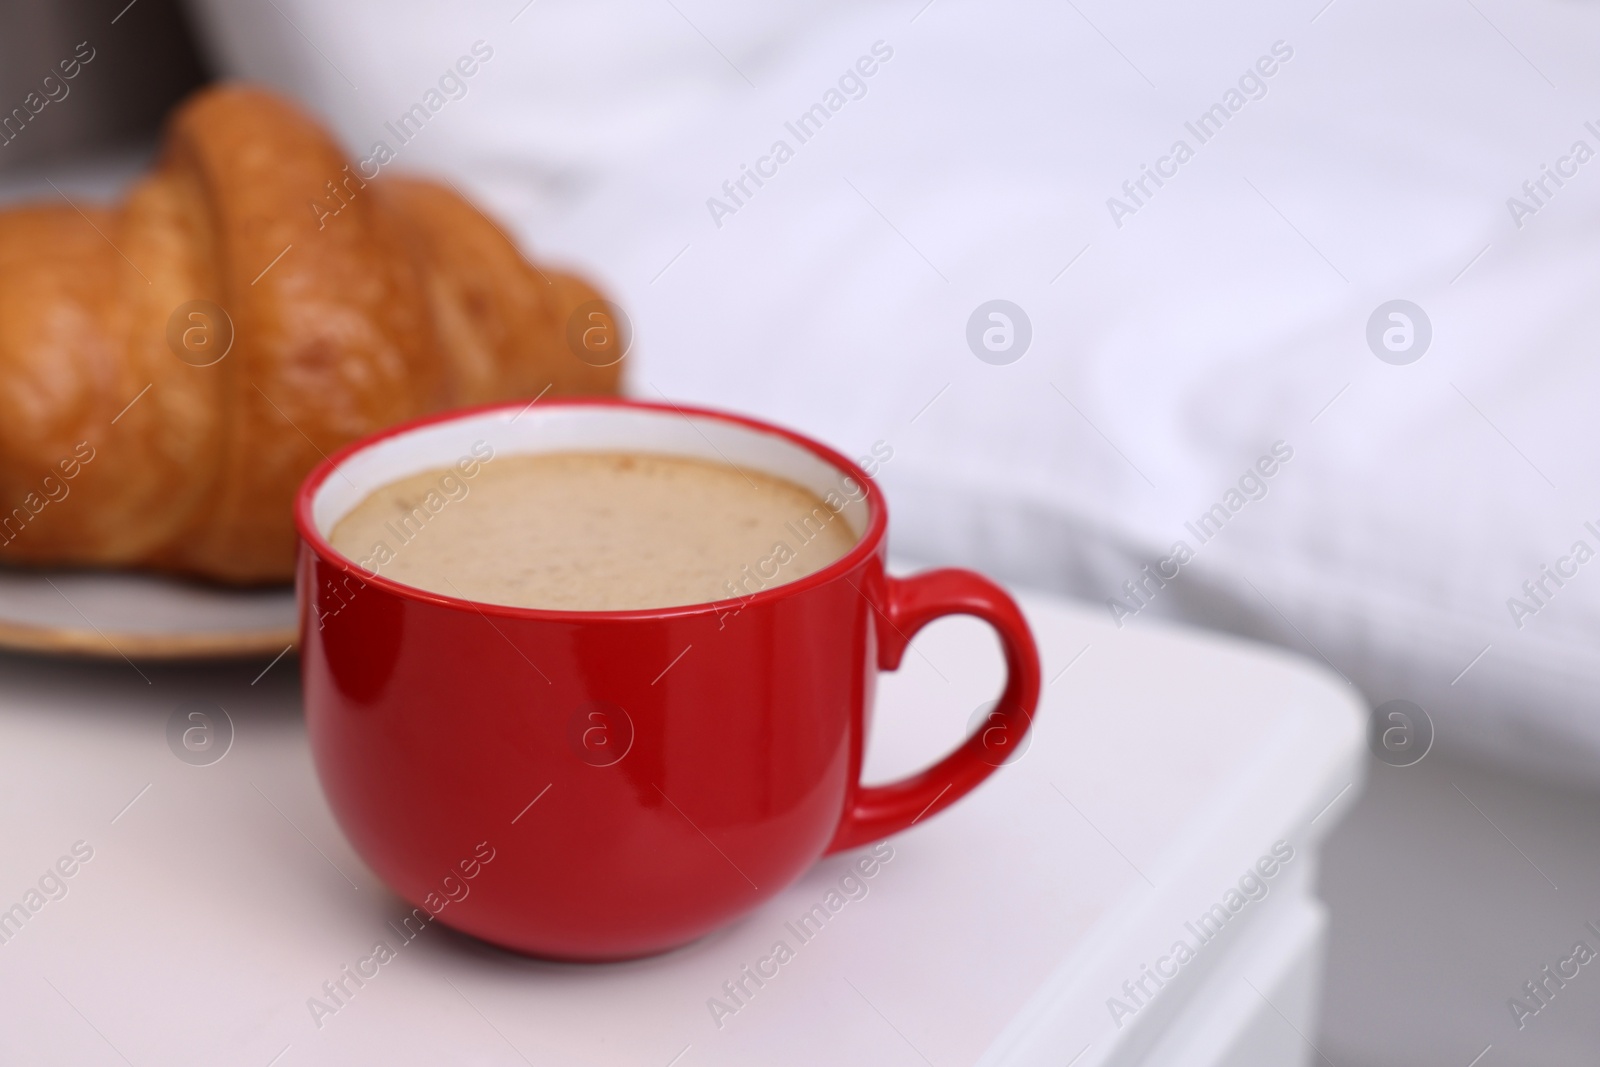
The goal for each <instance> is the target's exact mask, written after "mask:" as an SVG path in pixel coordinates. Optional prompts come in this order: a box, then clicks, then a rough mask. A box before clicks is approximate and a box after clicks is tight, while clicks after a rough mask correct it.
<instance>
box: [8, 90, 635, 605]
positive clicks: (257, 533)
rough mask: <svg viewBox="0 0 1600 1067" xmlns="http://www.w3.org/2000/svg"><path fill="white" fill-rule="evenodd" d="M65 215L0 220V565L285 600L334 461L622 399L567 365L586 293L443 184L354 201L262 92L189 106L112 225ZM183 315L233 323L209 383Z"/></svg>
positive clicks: (48, 209)
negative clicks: (426, 436)
mask: <svg viewBox="0 0 1600 1067" xmlns="http://www.w3.org/2000/svg"><path fill="white" fill-rule="evenodd" d="M314 205H320V207H319V206H314ZM78 207H81V208H82V209H83V210H82V212H81V213H80V211H79V210H78V208H77V207H73V206H70V205H66V204H63V205H60V206H55V205H50V206H44V207H30V208H22V209H18V210H13V211H7V212H0V561H5V562H18V563H30V564H48V565H63V564H66V565H88V566H139V567H149V568H156V569H161V570H168V571H173V572H179V573H184V574H191V575H196V576H200V577H207V578H212V579H217V580H221V581H225V582H235V583H251V582H269V581H282V580H287V579H288V578H289V577H290V576H291V574H292V567H293V554H294V542H295V535H294V528H293V522H292V515H291V504H292V500H293V496H294V491H295V489H296V487H297V486H298V485H299V483H300V481H301V479H302V478H304V476H305V475H306V473H307V472H308V471H309V470H310V469H311V468H312V467H313V466H314V465H315V464H316V463H317V462H319V461H320V460H321V459H322V457H323V456H324V455H326V454H327V453H330V452H332V451H333V450H334V449H336V448H338V447H340V446H341V445H343V444H345V443H347V442H349V441H351V440H354V439H355V438H357V437H361V436H363V435H365V434H368V433H371V432H373V431H375V430H377V429H380V428H382V427H383V426H386V425H391V424H393V423H395V422H398V421H402V420H404V419H407V418H412V417H415V416H417V415H421V414H425V413H427V412H430V411H435V410H439V409H441V408H445V407H453V406H459V405H464V404H471V403H483V402H489V401H494V400H501V399H511V398H515V397H521V396H528V397H532V396H534V395H536V394H538V393H539V392H541V391H542V390H544V389H545V388H546V387H547V386H548V387H549V391H550V393H551V394H552V395H560V394H579V393H608V392H615V391H616V390H617V387H618V380H619V373H618V367H617V366H611V367H605V368H597V367H593V366H591V365H590V364H588V363H586V362H584V361H583V360H580V359H578V358H577V357H576V356H575V355H574V354H573V353H572V352H570V351H569V350H568V348H567V344H566V321H567V317H568V316H569V315H570V314H571V312H572V310H573V309H574V308H575V307H577V306H578V305H579V304H581V303H583V302H585V301H588V300H596V299H599V295H598V294H597V293H596V292H595V291H594V290H593V289H591V288H590V287H588V286H587V285H586V284H585V283H583V282H581V281H579V280H577V279H575V278H571V277H568V276H565V275H560V274H557V273H555V272H552V271H548V270H540V269H539V268H537V267H534V266H532V265H530V264H529V263H528V262H527V261H526V260H524V259H523V258H522V256H521V254H520V253H519V252H518V251H517V249H516V247H515V246H514V245H513V244H512V243H511V242H510V241H509V240H507V239H506V237H505V236H504V234H503V233H502V232H501V231H500V230H499V228H498V227H496V226H495V225H494V224H493V223H492V222H490V221H489V220H488V219H487V218H485V217H484V216H483V215H482V214H480V213H479V212H478V211H477V210H476V209H475V208H473V207H472V206H471V205H470V204H468V203H467V202H466V201H464V200H462V199H461V198H460V197H459V196H457V195H456V194H455V193H454V192H453V191H452V190H450V189H448V188H444V187H441V186H437V185H433V184H431V183H427V182H421V181H416V180H407V179H398V178H376V179H374V180H371V181H367V180H364V179H363V178H362V176H361V175H360V173H359V172H358V171H357V170H356V168H355V167H354V166H353V165H351V164H350V163H349V161H348V160H347V158H346V157H345V155H344V153H343V152H342V151H340V150H339V148H338V146H337V145H336V144H335V143H334V142H333V140H332V138H331V137H330V136H329V135H328V134H327V133H326V132H325V131H324V130H323V129H322V128H321V127H320V126H318V125H317V124H316V123H315V122H314V121H312V120H311V119H309V118H308V117H306V116H305V115H303V114H302V113H300V112H299V111H298V110H297V109H295V108H294V107H292V106H291V105H289V104H287V103H285V102H284V101H282V100H280V99H278V98H277V97H274V96H272V95H270V94H268V93H265V92H262V91H259V90H254V89H249V88H243V87H222V88H217V89H211V90H208V91H205V92H203V93H201V94H198V95H197V96H196V97H194V98H192V99H191V100H190V101H188V102H187V103H186V104H184V105H183V106H182V107H181V108H180V109H179V110H178V111H177V113H176V114H175V115H174V117H173V119H172V121H171V124H170V126H169V129H168V132H167V139H166V144H165V148H164V151H163V154H162V158H161V160H160V162H159V163H158V164H157V166H156V167H155V169H154V170H153V171H152V172H151V173H150V174H149V175H147V176H146V177H145V178H144V179H142V180H141V181H140V182H139V183H138V184H137V185H136V186H135V187H134V188H133V189H132V190H131V191H130V193H129V195H128V196H127V198H126V199H125V200H124V201H123V202H122V203H121V204H120V205H117V206H116V207H114V208H110V209H104V208H90V207H87V206H85V205H78ZM196 300H206V301H212V302H214V303H215V304H217V305H220V306H221V307H222V308H224V309H225V310H226V312H227V314H228V316H229V317H230V318H231V320H232V326H233V342H232V348H231V349H230V350H229V351H228V354H227V356H226V358H224V359H222V360H221V361H220V362H218V363H215V364H213V365H210V366H196V365H193V364H192V362H186V361H184V360H182V359H179V358H178V357H177V355H175V354H174V352H173V350H172V348H171V347H170V346H169V344H168V336H167V335H168V326H169V320H170V319H172V318H173V316H174V312H175V310H176V309H178V308H179V307H180V306H181V305H184V304H186V303H188V302H190V301H196ZM196 321H197V322H200V323H202V324H203V323H205V321H206V320H205V319H203V318H202V319H199V320H196ZM180 328H181V322H180ZM214 336H215V335H214ZM135 398H137V402H134V403H132V406H131V407H129V406H128V405H129V404H130V402H133V401H135ZM113 420H114V421H113ZM69 471H70V472H71V473H70V476H69Z"/></svg>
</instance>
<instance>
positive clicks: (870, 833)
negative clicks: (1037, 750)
mask: <svg viewBox="0 0 1600 1067" xmlns="http://www.w3.org/2000/svg"><path fill="white" fill-rule="evenodd" d="M884 582H885V585H884V593H883V596H882V598H881V600H882V603H877V602H874V605H873V606H874V607H875V608H876V609H877V619H876V623H877V627H876V628H877V632H878V668H879V669H880V670H885V671H892V670H895V669H897V668H898V667H899V666H900V659H901V657H902V656H904V655H905V651H906V646H907V645H908V644H910V643H911V639H912V638H913V637H915V636H916V634H917V631H918V630H921V629H922V628H923V627H924V626H926V625H928V623H930V622H932V621H933V620H934V619H937V618H940V617H941V616H944V615H972V616H975V617H977V618H980V619H982V620H983V621H984V622H987V623H988V624H989V625H990V626H992V627H994V629H995V632H996V633H997V634H998V635H999V637H1000V644H1001V646H1002V647H1003V648H1004V650H1005V657H1006V687H1005V690H1004V691H1003V692H1002V693H1001V694H1000V702H999V704H998V705H996V707H995V711H994V713H995V714H998V715H999V716H1000V717H1001V722H1002V724H1003V726H1004V727H1005V731H1006V736H1008V737H1011V738H1014V739H1015V740H1014V741H1013V743H1014V744H1019V743H1021V741H1022V738H1023V736H1024V735H1025V734H1026V733H1027V732H1028V728H1029V727H1030V726H1032V724H1033V713H1034V709H1035V708H1036V707H1037V706H1038V703H1039V650H1038V648H1037V647H1036V646H1035V645H1034V643H1033V633H1032V632H1031V631H1030V630H1029V629H1028V624H1027V622H1025V621H1024V620H1023V618H1022V612H1021V611H1020V610H1019V609H1018V608H1017V605H1016V602H1015V601H1013V600H1012V599H1011V597H1010V596H1008V595H1007V594H1006V592H1005V590H1003V589H1001V588H1000V587H999V586H997V585H995V584H994V583H993V582H991V581H989V579H987V578H985V577H983V576H982V575H980V574H974V573H973V572H972V571H967V570H955V569H947V570H935V571H926V572H924V573H922V574H916V575H912V576H911V577H909V578H885V579H884ZM986 732H987V731H984V730H980V731H978V732H977V733H975V734H973V735H972V736H971V737H969V738H967V739H966V741H965V742H963V743H962V745H961V746H960V747H959V748H957V749H956V750H955V751H954V752H952V753H950V754H949V755H948V756H946V757H945V758H944V759H942V760H940V761H939V762H938V763H936V764H934V765H933V766H932V767H930V768H928V769H927V770H925V771H922V772H921V773H920V774H914V775H912V776H911V777H909V778H902V779H900V780H899V781H898V782H891V783H889V784H888V785H876V786H864V785H861V784H859V783H857V785H856V788H855V790H854V792H853V793H852V795H851V797H850V798H849V800H848V801H847V802H846V807H845V811H844V815H843V817H842V818H841V819H840V820H839V828H838V830H837V831H835V833H834V835H833V841H832V842H831V843H830V844H829V845H828V850H827V851H828V854H832V853H834V852H840V851H843V850H844V849H848V848H855V847H857V846H858V845H864V844H867V843H868V842H871V841H876V840H878V839H879V838H881V837H887V836H888V835H890V834H892V833H896V832H898V831H900V830H904V829H905V828H906V827H908V826H910V825H911V824H912V823H915V822H918V821H920V820H922V819H925V818H927V817H929V816H931V815H936V814H938V813H939V812H940V811H943V810H944V809H945V808H948V807H949V806H950V805H951V804H954V803H955V802H956V801H958V800H960V799H961V798H962V797H964V796H966V795H967V794H968V793H969V792H971V791H972V789H973V788H974V787H975V786H977V784H978V783H979V782H981V781H983V780H984V779H985V778H987V777H989V775H991V774H993V773H994V771H995V768H996V766H997V764H994V763H990V762H987V761H985V760H984V759H983V758H982V755H981V753H982V750H983V735H984V733H986Z"/></svg>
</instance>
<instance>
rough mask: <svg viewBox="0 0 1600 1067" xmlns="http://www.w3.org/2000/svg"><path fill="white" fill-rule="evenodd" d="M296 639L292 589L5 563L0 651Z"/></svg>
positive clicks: (192, 647) (211, 654) (213, 654)
mask: <svg viewBox="0 0 1600 1067" xmlns="http://www.w3.org/2000/svg"><path fill="white" fill-rule="evenodd" d="M295 640H296V625H295V609H294V588H293V587H292V586H287V585H282V586H271V587H268V588H264V589H229V588H226V587H223V586H210V585H202V584H199V583H194V582H185V581H180V580H178V579H175V578H167V577H162V576H160V575H151V574H129V573H118V572H95V571H51V570H23V569H14V568H5V567H0V648H7V649H15V650H21V651H29V652H56V653H64V654H68V655H79V656H101V657H110V658H113V659H114V658H116V657H118V656H121V657H123V658H126V659H130V660H131V659H210V658H217V657H224V656H252V655H261V654H266V655H274V654H277V653H279V652H282V651H283V650H284V649H286V648H288V647H289V646H291V645H293V644H294V643H295Z"/></svg>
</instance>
